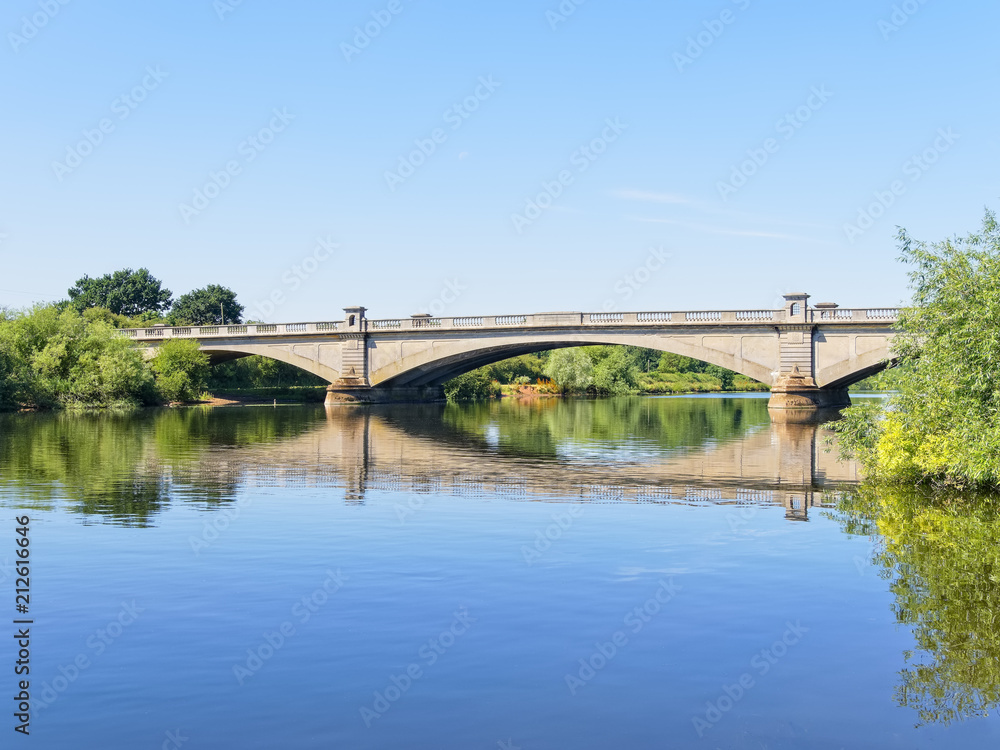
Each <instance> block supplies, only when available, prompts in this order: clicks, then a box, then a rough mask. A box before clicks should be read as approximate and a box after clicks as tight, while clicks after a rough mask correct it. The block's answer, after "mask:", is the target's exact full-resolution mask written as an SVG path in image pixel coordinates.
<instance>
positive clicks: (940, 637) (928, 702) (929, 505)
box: [844, 487, 1000, 724]
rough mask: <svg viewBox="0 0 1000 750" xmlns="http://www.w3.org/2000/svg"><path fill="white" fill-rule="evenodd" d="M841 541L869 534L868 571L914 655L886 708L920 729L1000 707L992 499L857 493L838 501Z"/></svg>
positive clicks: (999, 544) (996, 503)
mask: <svg viewBox="0 0 1000 750" xmlns="http://www.w3.org/2000/svg"><path fill="white" fill-rule="evenodd" d="M844 509H845V511H846V515H845V523H846V526H845V530H847V531H848V533H854V534H857V533H874V532H877V533H878V535H879V538H880V541H879V542H878V544H877V547H876V551H875V553H874V562H875V564H876V565H877V566H878V567H879V568H881V574H882V576H883V577H885V578H886V579H887V580H888V581H889V582H890V588H891V590H892V592H893V593H894V594H895V596H896V601H895V604H894V605H893V610H894V612H895V614H896V619H897V621H898V622H899V623H901V624H905V625H909V626H910V627H912V629H913V633H914V637H915V639H916V646H917V647H916V649H914V650H913V651H907V652H906V653H905V654H904V656H905V659H906V666H905V667H904V668H903V669H902V670H901V671H900V673H899V675H900V683H899V685H898V687H897V688H896V700H897V701H898V703H899V704H900V705H901V706H908V707H910V708H913V709H915V710H916V711H917V713H918V714H919V716H920V720H921V722H922V723H928V724H929V723H940V724H950V723H951V722H953V721H956V720H961V719H964V718H969V717H975V716H986V715H988V714H989V713H990V712H991V711H993V710H995V709H997V707H998V706H1000V498H997V497H987V498H976V499H969V498H965V499H961V498H947V499H944V498H937V499H928V498H926V497H922V496H919V495H918V494H917V493H916V492H915V491H913V490H903V489H886V488H873V487H863V488H861V489H859V490H858V491H857V492H855V493H853V494H852V495H851V496H849V498H848V499H847V500H846V501H845V504H844Z"/></svg>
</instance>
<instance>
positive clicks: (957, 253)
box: [838, 212, 1000, 486]
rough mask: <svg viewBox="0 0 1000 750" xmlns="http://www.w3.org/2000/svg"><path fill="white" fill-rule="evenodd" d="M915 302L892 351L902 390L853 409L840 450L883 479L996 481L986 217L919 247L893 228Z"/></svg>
mask: <svg viewBox="0 0 1000 750" xmlns="http://www.w3.org/2000/svg"><path fill="white" fill-rule="evenodd" d="M899 242H900V248H901V260H903V261H904V262H905V263H907V264H909V265H910V266H911V267H912V270H911V271H910V272H909V277H910V286H911V288H912V290H913V300H912V306H910V307H908V308H906V309H904V310H903V311H902V312H901V315H900V321H899V328H900V330H901V333H900V334H899V335H897V337H896V339H895V341H894V342H893V349H894V354H895V355H896V356H898V357H899V358H900V360H901V362H902V364H903V365H904V367H905V368H906V377H905V378H902V379H901V380H900V381H899V391H898V392H897V393H896V394H894V395H893V396H891V397H890V398H889V399H888V400H887V402H885V403H883V404H878V405H871V404H869V405H865V406H859V407H851V408H850V409H848V410H847V411H846V412H845V419H844V420H843V421H842V422H841V424H840V425H839V426H838V429H839V431H840V433H841V445H843V446H844V449H845V451H846V452H848V453H853V454H855V455H857V456H859V457H860V458H861V460H862V461H863V463H864V464H865V467H866V469H867V470H868V472H869V474H870V475H871V476H873V477H876V478H879V479H883V480H887V481H905V482H913V481H930V482H935V483H938V484H941V483H944V484H954V485H983V486H996V485H1000V421H998V420H997V414H998V413H1000V367H998V366H997V363H998V362H1000V228H998V225H997V221H996V217H995V216H994V215H993V214H992V213H990V212H987V214H986V216H985V218H984V220H983V226H982V229H981V230H980V231H979V232H978V233H973V234H970V235H968V236H966V237H955V238H953V239H950V240H944V241H942V242H935V243H931V244H928V243H925V242H918V241H916V240H914V239H912V238H911V237H910V236H909V235H908V234H907V233H906V231H905V230H900V232H899Z"/></svg>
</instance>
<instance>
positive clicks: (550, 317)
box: [121, 308, 899, 341]
mask: <svg viewBox="0 0 1000 750" xmlns="http://www.w3.org/2000/svg"><path fill="white" fill-rule="evenodd" d="M898 317H899V310H898V309H897V308H834V309H810V310H808V311H806V315H805V322H806V323H822V324H823V325H836V324H845V325H851V324H853V325H857V324H858V323H866V322H867V323H879V324H883V325H884V324H891V323H894V322H896V320H897V319H898ZM786 322H796V323H799V322H801V321H800V320H798V319H796V320H795V321H789V320H788V318H787V315H786V312H785V310H695V311H690V310H689V311H663V312H598V313H581V312H551V313H534V314H531V315H474V316H465V317H451V318H431V317H419V316H415V317H410V318H386V319H368V318H365V319H362V320H361V321H360V324H361V330H360V331H358V328H357V327H356V328H354V329H352V332H361V333H367V334H378V333H380V332H390V331H391V332H398V331H420V332H427V333H429V332H436V331H477V332H478V331H484V330H508V331H509V330H511V329H518V330H525V329H527V330H530V329H540V328H545V329H552V328H579V327H581V326H583V327H594V328H601V327H606V326H612V325H614V326H630V327H632V326H634V327H636V328H673V327H705V326H719V327H726V328H732V327H734V326H748V327H749V326H760V325H767V324H780V323H786ZM347 329H348V326H347V322H346V321H344V320H338V321H324V322H313V323H247V324H240V325H214V326H161V325H156V326H150V327H149V328H123V329H121V333H122V334H123V335H125V336H128V337H130V338H133V339H136V340H137V341H156V340H160V339H164V338H196V339H206V338H232V337H241V336H246V337H254V338H259V337H267V336H282V337H284V336H288V335H305V336H316V335H331V334H334V335H335V334H337V333H338V332H344V331H346V330H347Z"/></svg>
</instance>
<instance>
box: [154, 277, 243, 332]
mask: <svg viewBox="0 0 1000 750" xmlns="http://www.w3.org/2000/svg"><path fill="white" fill-rule="evenodd" d="M222 316H225V320H223V318H222ZM170 317H171V319H172V320H173V322H174V323H175V324H178V325H194V326H199V325H221V324H222V323H241V322H243V305H241V304H240V303H239V302H237V301H236V293H235V292H233V290H231V289H228V288H226V287H224V286H219V285H218V284H209V285H208V286H206V287H205V288H204V289H195V290H194V291H193V292H188V293H187V294H182V295H181V296H180V297H179V298H178V299H177V301H176V302H175V303H174V306H173V309H172V310H171V311H170Z"/></svg>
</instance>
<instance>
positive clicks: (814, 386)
mask: <svg viewBox="0 0 1000 750" xmlns="http://www.w3.org/2000/svg"><path fill="white" fill-rule="evenodd" d="M808 300H809V295H808V294H787V295H785V305H784V307H783V308H782V309H779V310H698V311H682V312H672V311H671V312H632V313H625V312H598V313H580V312H548V313H535V314H531V315H489V316H485V315H483V316H466V317H452V318H442V317H438V318H435V317H431V316H427V315H414V316H411V317H409V318H391V319H372V318H368V317H367V316H366V309H365V308H364V307H360V306H358V307H348V308H344V318H343V320H338V321H329V322H318V323H267V324H264V323H257V324H240V325H218V326H175V327H170V326H152V327H150V328H132V329H125V330H123V331H122V333H123V334H124V335H127V336H129V337H131V338H133V339H134V340H136V341H137V342H138V343H140V344H142V345H144V347H145V349H146V351H147V354H148V355H150V356H151V355H152V354H153V353H155V349H156V347H157V346H159V345H160V344H161V343H162V342H163V341H165V340H167V339H171V338H185V339H194V340H196V341H198V342H199V344H200V346H201V349H202V350H203V351H205V352H206V353H207V354H208V355H209V357H210V358H211V361H212V362H213V364H215V363H218V362H224V361H226V360H230V359H236V358H239V357H245V356H250V355H254V354H256V355H261V356H264V357H270V358H271V359H276V360H279V361H281V362H287V363H288V364H291V365H295V366H296V367H299V368H301V369H303V370H306V371H308V372H311V373H313V374H315V375H318V376H319V377H321V378H323V379H324V380H326V381H328V382H329V383H330V386H329V388H328V393H327V403H328V404H332V403H339V402H386V401H420V400H434V399H440V398H442V397H443V389H442V384H443V383H444V382H446V381H447V380H450V379H451V378H453V377H455V376H456V375H460V374H462V373H464V372H468V371H469V370H473V369H475V368H477V367H482V366H483V365H487V364H491V363H493V362H498V361H500V360H503V359H506V358H508V357H514V356H517V355H520V354H527V353H529V352H537V351H543V350H548V349H560V348H565V347H572V346H589V345H595V344H620V345H631V346H640V347H646V348H649V349H658V350H661V351H665V352H671V353H673V354H682V355H684V356H687V357H693V358H694V359H698V360H702V361H704V362H708V363H710V364H714V365H718V366H720V367H725V368H727V369H729V370H733V371H735V372H738V373H741V374H743V375H746V376H748V377H751V378H753V379H755V380H759V381H760V382H762V383H765V384H767V385H770V386H771V401H770V404H769V406H770V407H771V408H775V409H795V410H812V409H816V408H825V407H831V408H839V407H842V406H847V405H848V404H850V399H849V397H848V395H847V387H848V386H849V385H851V384H852V383H855V382H857V381H859V380H862V379H864V378H866V377H868V376H869V375H873V374H875V373H876V372H878V371H879V370H882V369H884V368H885V367H886V366H888V365H889V364H890V362H891V360H892V351H891V344H892V339H893V337H894V335H895V333H896V329H895V324H896V321H897V318H898V312H899V311H898V309H896V308H885V307H879V308H841V307H838V306H837V305H833V304H823V303H821V304H817V305H809V303H808Z"/></svg>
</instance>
